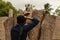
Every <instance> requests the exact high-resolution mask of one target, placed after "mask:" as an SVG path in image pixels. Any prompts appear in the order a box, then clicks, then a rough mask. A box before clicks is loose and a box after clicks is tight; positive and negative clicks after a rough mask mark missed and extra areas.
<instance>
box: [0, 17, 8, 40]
mask: <svg viewBox="0 0 60 40" xmlns="http://www.w3.org/2000/svg"><path fill="white" fill-rule="evenodd" d="M6 19H8V17H0V40H5V38H6V37H5V26H4V22H5V20H6Z"/></svg>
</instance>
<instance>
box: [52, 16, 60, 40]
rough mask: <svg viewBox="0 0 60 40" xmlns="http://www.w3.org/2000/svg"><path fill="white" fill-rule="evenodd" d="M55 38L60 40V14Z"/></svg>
mask: <svg viewBox="0 0 60 40" xmlns="http://www.w3.org/2000/svg"><path fill="white" fill-rule="evenodd" d="M53 39H54V40H60V16H57V17H56V22H55V29H54V33H53Z"/></svg>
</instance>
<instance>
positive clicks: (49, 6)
mask: <svg viewBox="0 0 60 40" xmlns="http://www.w3.org/2000/svg"><path fill="white" fill-rule="evenodd" d="M44 10H45V12H46V13H49V14H50V12H51V10H53V8H51V5H50V4H49V3H46V4H45V5H44Z"/></svg>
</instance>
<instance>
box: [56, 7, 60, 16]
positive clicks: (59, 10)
mask: <svg viewBox="0 0 60 40" xmlns="http://www.w3.org/2000/svg"><path fill="white" fill-rule="evenodd" d="M55 14H56V15H58V16H60V6H59V7H57V9H56V10H55Z"/></svg>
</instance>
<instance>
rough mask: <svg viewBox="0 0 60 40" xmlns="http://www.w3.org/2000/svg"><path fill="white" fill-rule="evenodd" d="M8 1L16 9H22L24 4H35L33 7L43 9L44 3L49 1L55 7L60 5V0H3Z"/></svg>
mask: <svg viewBox="0 0 60 40" xmlns="http://www.w3.org/2000/svg"><path fill="white" fill-rule="evenodd" d="M5 1H10V2H11V3H12V4H13V5H14V6H15V7H16V8H17V9H24V8H25V4H28V3H30V4H33V5H35V9H43V6H44V4H45V3H50V4H51V5H52V8H54V9H56V7H57V6H59V5H60V0H5Z"/></svg>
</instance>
